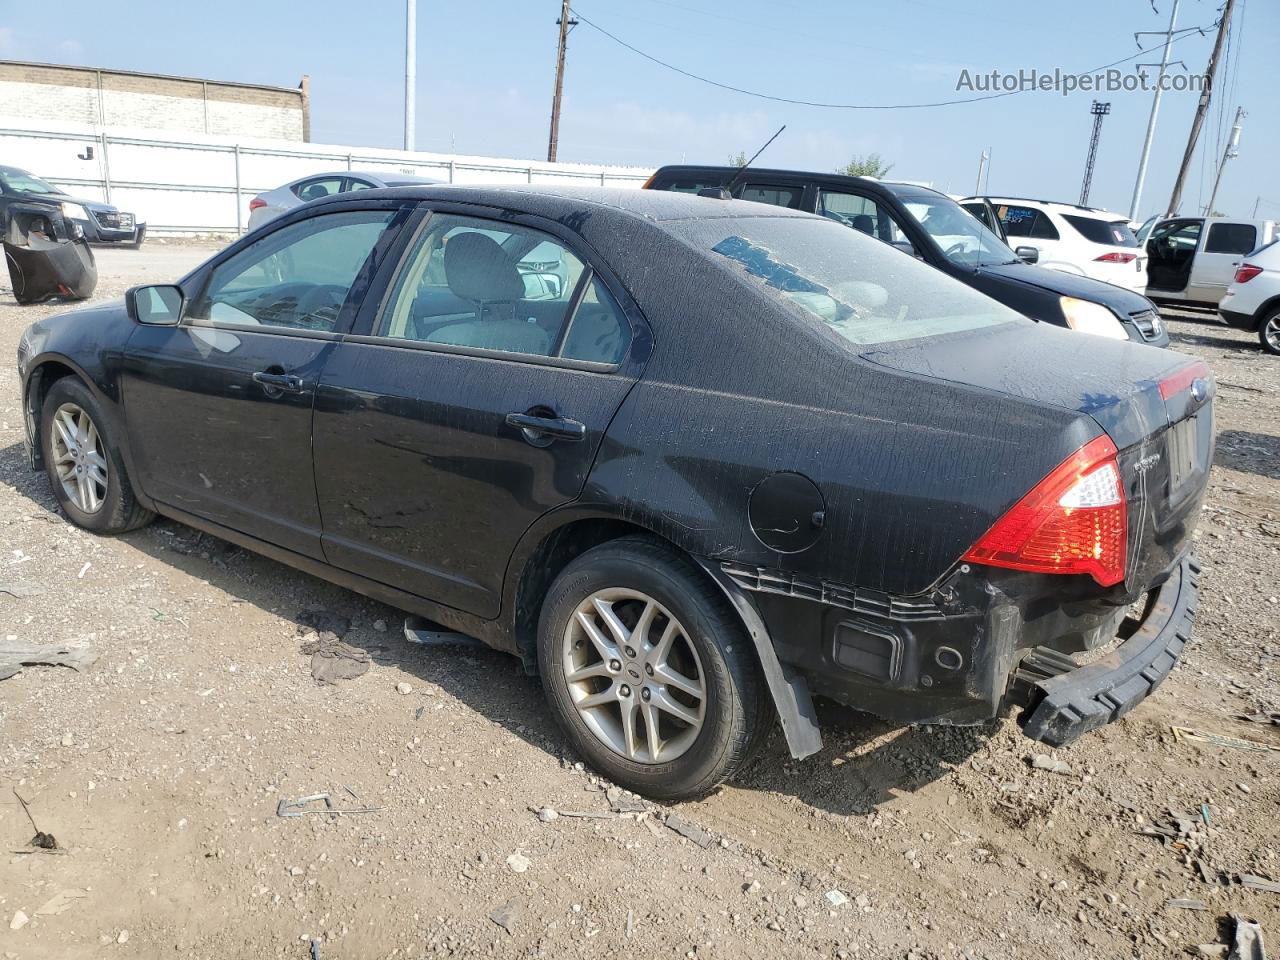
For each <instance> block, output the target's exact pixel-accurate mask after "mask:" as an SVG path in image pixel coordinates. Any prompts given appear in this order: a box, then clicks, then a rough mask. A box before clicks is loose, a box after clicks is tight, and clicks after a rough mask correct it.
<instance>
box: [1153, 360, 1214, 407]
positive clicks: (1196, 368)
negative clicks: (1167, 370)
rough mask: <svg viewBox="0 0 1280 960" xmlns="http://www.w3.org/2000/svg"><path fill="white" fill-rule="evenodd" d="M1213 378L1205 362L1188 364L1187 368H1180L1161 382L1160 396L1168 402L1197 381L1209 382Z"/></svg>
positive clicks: (1199, 361)
mask: <svg viewBox="0 0 1280 960" xmlns="http://www.w3.org/2000/svg"><path fill="white" fill-rule="evenodd" d="M1212 376H1213V374H1211V373H1210V372H1209V367H1208V365H1207V364H1206V363H1205V362H1204V361H1203V360H1196V361H1195V362H1194V363H1188V364H1187V365H1186V366H1185V367H1179V368H1178V369H1177V370H1175V371H1173V373H1171V374H1169V375H1168V376H1167V377H1165V378H1164V379H1163V380H1161V381H1160V396H1162V397H1164V399H1166V400H1168V399H1169V398H1170V397H1172V396H1174V395H1175V394H1179V393H1181V392H1182V391H1183V390H1185V389H1187V387H1189V386H1191V384H1193V383H1195V381H1196V380H1209V379H1211V378H1212Z"/></svg>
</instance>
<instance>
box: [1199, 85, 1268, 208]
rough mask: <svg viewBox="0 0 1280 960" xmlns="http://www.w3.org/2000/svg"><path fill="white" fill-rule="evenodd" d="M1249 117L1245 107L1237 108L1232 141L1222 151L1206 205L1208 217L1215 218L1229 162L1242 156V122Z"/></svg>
mask: <svg viewBox="0 0 1280 960" xmlns="http://www.w3.org/2000/svg"><path fill="white" fill-rule="evenodd" d="M1247 116H1248V114H1247V113H1245V112H1244V107H1236V122H1235V123H1234V124H1232V126H1231V139H1229V140H1228V141H1227V149H1225V150H1224V151H1222V159H1221V160H1219V161H1218V175H1217V176H1216V177H1214V179H1213V193H1211V194H1209V202H1208V203H1207V204H1205V208H1204V215H1205V216H1206V217H1212V216H1213V204H1214V201H1215V200H1217V199H1218V187H1220V186H1221V185H1222V171H1223V170H1225V169H1226V168H1227V161H1228V160H1233V159H1235V158H1236V157H1238V156H1240V121H1242V120H1243V119H1244V118H1245V117H1247ZM1255 206H1256V204H1255Z"/></svg>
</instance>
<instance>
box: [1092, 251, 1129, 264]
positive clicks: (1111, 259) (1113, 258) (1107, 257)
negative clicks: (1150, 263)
mask: <svg viewBox="0 0 1280 960" xmlns="http://www.w3.org/2000/svg"><path fill="white" fill-rule="evenodd" d="M1137 259H1138V255H1137V254H1136V253H1104V254H1103V255H1102V256H1100V257H1095V258H1094V262H1095V263H1133V261H1135V260H1137Z"/></svg>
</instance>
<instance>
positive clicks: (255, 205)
mask: <svg viewBox="0 0 1280 960" xmlns="http://www.w3.org/2000/svg"><path fill="white" fill-rule="evenodd" d="M266 205H267V201H265V200H263V199H262V198H261V197H254V198H253V199H252V200H250V201H249V212H250V213H253V211H255V210H261V209H262V208H263V207H265V206H266Z"/></svg>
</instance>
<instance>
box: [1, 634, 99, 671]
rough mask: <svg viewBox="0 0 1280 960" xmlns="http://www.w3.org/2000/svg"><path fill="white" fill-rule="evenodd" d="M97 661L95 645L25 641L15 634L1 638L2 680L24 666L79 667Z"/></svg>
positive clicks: (91, 664) (77, 668)
mask: <svg viewBox="0 0 1280 960" xmlns="http://www.w3.org/2000/svg"><path fill="white" fill-rule="evenodd" d="M97 660H98V651H97V650H96V649H95V648H94V647H89V646H85V647H72V646H67V645H66V644H58V643H26V642H24V641H22V640H18V639H17V638H16V637H0V680H8V679H9V678H10V677H12V676H14V675H15V674H18V673H20V672H21V671H22V668H23V667H36V666H40V667H70V668H71V669H73V670H80V669H82V668H84V667H91V666H93V665H94V664H95V663H96V662H97Z"/></svg>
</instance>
